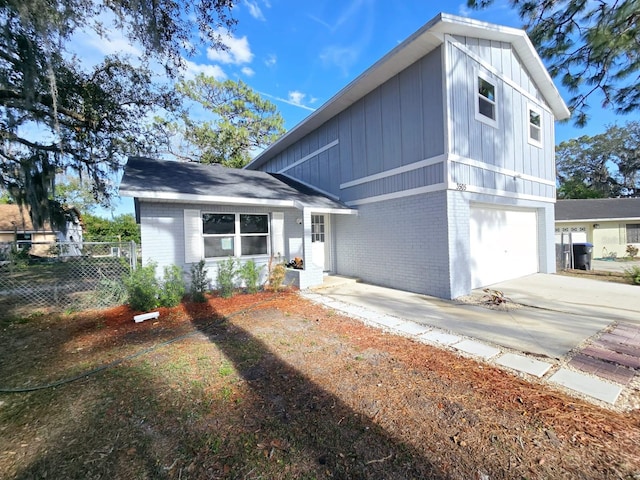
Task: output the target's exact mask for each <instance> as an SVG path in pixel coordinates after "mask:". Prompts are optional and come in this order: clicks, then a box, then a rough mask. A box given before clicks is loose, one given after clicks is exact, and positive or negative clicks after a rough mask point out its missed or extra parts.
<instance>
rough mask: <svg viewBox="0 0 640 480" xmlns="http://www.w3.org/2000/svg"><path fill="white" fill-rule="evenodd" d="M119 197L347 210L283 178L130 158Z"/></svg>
mask: <svg viewBox="0 0 640 480" xmlns="http://www.w3.org/2000/svg"><path fill="white" fill-rule="evenodd" d="M120 194H121V195H124V196H130V197H137V198H158V199H162V198H164V199H175V200H178V199H180V196H185V195H186V196H188V198H185V197H182V198H184V199H185V200H186V199H188V200H193V201H197V200H201V201H211V202H215V201H217V200H218V201H219V199H220V198H227V199H234V198H235V199H238V200H243V201H247V200H255V201H265V200H266V201H273V202H281V201H291V202H295V203H296V204H297V205H299V206H304V207H314V208H329V209H345V210H350V209H349V207H347V206H346V205H344V204H343V203H340V202H338V201H336V200H332V199H331V198H328V197H327V196H325V195H323V194H321V193H319V192H318V191H316V190H314V189H312V188H310V187H307V186H304V185H302V184H300V183H298V182H296V181H294V180H291V179H289V178H287V177H285V176H283V175H277V174H269V173H266V172H261V171H256V170H242V169H237V168H227V167H224V166H221V165H205V164H201V163H189V162H175V161H168V160H155V159H151V158H145V157H130V158H129V160H128V162H127V164H126V166H125V169H124V176H123V177H122V181H121V182H120Z"/></svg>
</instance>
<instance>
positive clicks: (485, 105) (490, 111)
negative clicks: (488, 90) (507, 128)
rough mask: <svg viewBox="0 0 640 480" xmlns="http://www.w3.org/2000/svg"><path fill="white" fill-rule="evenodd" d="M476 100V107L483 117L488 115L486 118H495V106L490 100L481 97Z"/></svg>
mask: <svg viewBox="0 0 640 480" xmlns="http://www.w3.org/2000/svg"><path fill="white" fill-rule="evenodd" d="M478 102H479V105H478V106H479V108H478V110H479V112H480V113H481V114H482V115H484V116H485V117H488V118H490V119H492V120H495V119H496V115H495V109H496V106H495V105H494V104H493V103H491V102H487V101H486V100H485V99H483V98H482V97H480V98H479V99H478Z"/></svg>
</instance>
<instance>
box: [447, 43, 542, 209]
mask: <svg viewBox="0 0 640 480" xmlns="http://www.w3.org/2000/svg"><path fill="white" fill-rule="evenodd" d="M447 55H448V63H449V65H450V68H449V72H450V73H449V83H450V85H448V92H449V97H450V117H451V119H450V125H451V133H450V136H451V137H450V138H451V146H450V149H451V153H452V155H451V160H452V161H451V167H450V168H451V170H450V172H451V182H452V183H454V184H465V185H472V186H477V187H480V188H485V189H492V190H498V191H503V192H509V193H512V194H518V195H523V196H527V197H538V198H549V199H554V198H555V163H554V162H553V161H549V159H553V156H554V143H555V140H554V129H553V124H554V116H553V114H552V112H551V110H550V107H549V106H548V105H547V104H546V103H545V102H544V100H543V98H542V95H541V93H540V91H539V89H538V88H537V86H536V84H535V82H534V81H533V80H532V79H531V76H530V75H529V74H528V73H527V70H526V69H525V68H524V66H523V64H522V61H521V60H520V58H519V57H518V55H517V53H516V52H515V51H514V50H513V48H512V46H511V44H510V43H505V42H496V41H489V40H483V39H477V38H470V37H461V36H456V37H450V41H449V42H448V43H447ZM478 75H483V76H485V77H486V78H488V79H489V80H490V81H491V82H493V83H495V85H496V97H497V102H496V103H497V105H496V107H497V125H496V126H495V127H494V126H492V125H488V124H486V123H483V122H479V121H477V120H476V118H475V108H474V107H475V102H476V98H475V97H476V95H477V93H476V89H474V88H473V87H470V86H469V82H473V81H474V80H475V78H476V77H477V76H478ZM530 107H533V108H535V109H537V111H539V112H540V113H541V137H542V141H541V142H540V145H534V144H532V143H530V142H529V135H528V132H529V130H528V129H529V117H528V115H529V108H530ZM457 158H459V159H460V161H456V159H457ZM468 160H471V162H469V161H468ZM474 162H480V163H474ZM511 173H514V174H515V175H513V174H511Z"/></svg>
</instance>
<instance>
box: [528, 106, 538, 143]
mask: <svg viewBox="0 0 640 480" xmlns="http://www.w3.org/2000/svg"><path fill="white" fill-rule="evenodd" d="M527 113H528V115H527V117H528V118H527V124H528V127H529V143H531V144H532V145H535V146H537V147H542V111H541V110H540V109H538V108H536V107H534V106H532V105H529V108H527Z"/></svg>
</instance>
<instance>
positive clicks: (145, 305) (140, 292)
mask: <svg viewBox="0 0 640 480" xmlns="http://www.w3.org/2000/svg"><path fill="white" fill-rule="evenodd" d="M124 285H125V287H127V294H128V296H129V305H130V306H131V308H133V309H134V310H140V311H147V310H152V309H154V308H156V307H157V306H158V291H159V285H158V279H157V278H156V264H155V263H153V262H152V263H149V264H148V265H146V266H144V267H138V268H137V269H135V270H133V271H132V272H131V273H130V274H129V276H127V277H125V279H124Z"/></svg>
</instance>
